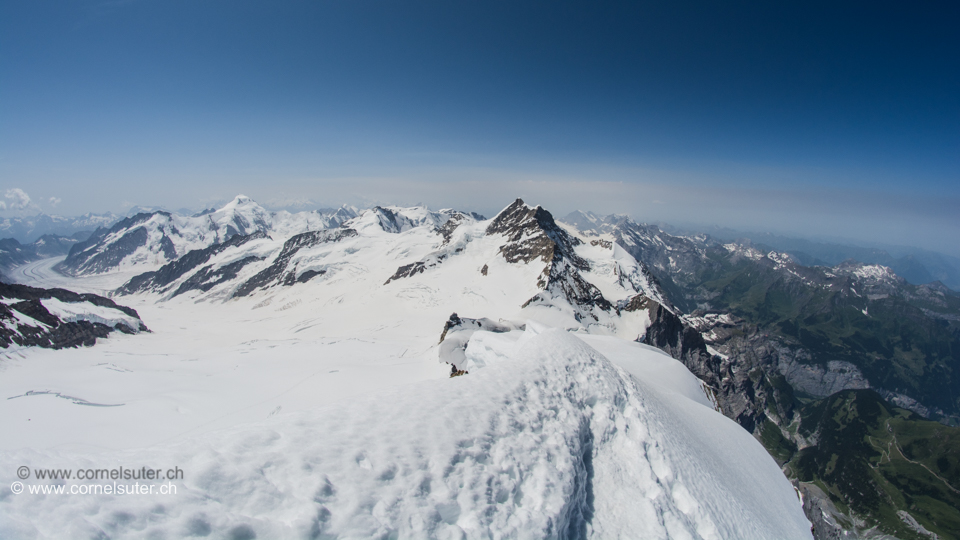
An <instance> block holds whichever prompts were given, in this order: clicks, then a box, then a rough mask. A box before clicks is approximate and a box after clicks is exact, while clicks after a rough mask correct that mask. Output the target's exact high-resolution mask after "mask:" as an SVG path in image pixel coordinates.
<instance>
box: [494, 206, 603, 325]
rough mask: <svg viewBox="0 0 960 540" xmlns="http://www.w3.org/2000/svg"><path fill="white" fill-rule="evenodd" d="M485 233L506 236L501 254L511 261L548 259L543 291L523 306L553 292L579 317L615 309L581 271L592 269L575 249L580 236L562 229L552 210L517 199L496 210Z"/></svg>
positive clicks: (543, 300)
mask: <svg viewBox="0 0 960 540" xmlns="http://www.w3.org/2000/svg"><path fill="white" fill-rule="evenodd" d="M486 234H488V235H492V234H502V235H504V236H505V237H506V239H507V243H506V244H504V245H503V246H501V247H500V254H501V255H503V258H504V259H506V261H507V262H509V263H521V262H522V263H525V264H529V263H531V262H533V261H536V260H538V259H539V260H540V261H542V262H545V263H547V265H546V267H545V268H544V270H543V273H542V274H541V275H540V278H539V280H538V281H537V286H538V287H540V288H541V289H543V291H544V292H542V293H539V294H537V295H536V296H534V297H533V298H530V299H529V300H527V301H526V302H525V303H524V304H523V306H524V307H526V306H528V305H535V304H538V303H549V302H550V299H551V297H552V296H560V297H563V298H566V299H567V300H568V301H569V302H570V304H571V305H572V306H573V307H574V309H575V315H576V317H577V319H578V320H582V319H583V318H584V317H592V318H593V319H596V318H597V317H596V315H595V314H593V310H594V309H595V308H597V309H601V310H604V311H610V310H611V309H613V306H612V305H611V304H610V302H609V301H607V300H606V299H605V298H604V297H603V294H601V293H600V290H599V289H597V288H596V287H595V286H594V285H593V284H591V283H590V282H588V281H587V280H585V279H583V277H582V276H581V275H580V271H581V270H589V269H590V264H589V263H588V262H587V261H586V260H585V259H583V258H582V257H580V256H579V255H577V253H576V251H574V247H575V246H577V245H579V244H580V240H579V239H577V238H576V237H574V236H571V235H569V234H568V233H567V232H566V231H564V230H563V229H561V228H560V226H558V225H557V223H556V221H554V219H553V216H552V215H551V214H550V212H547V211H546V210H544V209H543V208H540V207H539V206H538V207H536V208H530V207H529V206H527V205H526V204H525V203H524V202H523V201H522V200H520V199H517V200H516V201H514V202H513V203H512V204H511V205H510V206H508V207H507V208H505V209H504V210H503V211H501V212H500V213H499V214H497V217H495V218H494V219H493V222H492V223H491V224H490V225H489V226H488V227H487V230H486Z"/></svg>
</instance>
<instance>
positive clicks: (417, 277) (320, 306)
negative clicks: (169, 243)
mask: <svg viewBox="0 0 960 540" xmlns="http://www.w3.org/2000/svg"><path fill="white" fill-rule="evenodd" d="M522 204H523V203H522V202H521V201H518V203H515V204H514V205H512V206H513V207H514V208H513V210H512V211H514V213H516V214H517V215H524V214H527V218H524V219H520V220H518V222H517V223H516V225H518V227H510V228H507V229H506V230H504V231H496V230H495V231H490V226H491V223H495V222H496V220H495V219H494V220H482V219H479V216H474V215H467V214H461V213H456V212H453V211H442V212H430V211H428V210H426V209H423V208H412V209H403V208H394V207H391V208H376V209H373V210H368V211H365V212H363V213H361V215H359V216H358V217H356V218H354V219H352V220H350V221H348V222H346V223H344V224H343V226H342V227H340V228H336V229H333V230H329V231H325V232H323V233H322V234H315V233H312V232H311V233H307V236H303V235H302V231H301V232H298V233H291V234H288V235H285V236H284V235H280V234H279V233H277V232H276V231H274V232H272V233H269V234H261V235H259V236H256V237H250V238H249V239H248V240H245V241H240V240H237V241H233V242H230V243H229V245H226V246H225V247H223V248H222V249H221V248H213V249H209V250H207V251H204V252H202V253H200V254H199V255H195V256H194V258H193V259H191V260H192V261H193V262H192V263H190V264H186V263H184V264H183V265H182V266H181V267H177V268H175V269H174V268H173V267H170V269H167V270H164V269H165V268H167V267H164V268H161V269H159V270H157V272H156V274H154V275H153V276H147V277H144V278H141V279H140V280H139V281H136V282H135V285H136V287H130V289H129V290H128V292H133V291H137V292H136V294H131V295H129V296H125V297H124V302H125V303H128V304H130V305H132V306H134V307H136V309H137V310H138V312H139V313H140V314H141V316H142V317H143V318H144V321H145V322H146V323H147V324H148V325H150V327H151V329H152V333H149V334H146V333H145V334H139V335H124V336H119V337H111V339H109V340H105V341H104V343H102V344H98V345H97V347H96V348H92V349H81V350H71V351H56V352H54V351H33V350H28V351H21V352H20V353H18V355H17V356H11V355H8V356H7V357H5V358H3V359H0V369H3V371H4V376H3V377H2V378H0V395H2V396H4V397H6V398H9V399H5V400H0V431H2V432H3V433H5V434H7V435H9V436H8V437H4V438H3V439H2V440H0V448H3V452H2V454H0V471H3V472H4V474H5V475H12V474H13V471H14V470H16V469H17V467H19V466H22V465H26V466H28V467H30V468H31V469H37V468H80V467H83V468H87V467H97V468H102V467H116V466H120V465H124V466H129V467H138V466H153V467H163V468H164V469H166V468H170V467H173V466H177V467H179V468H180V469H182V470H183V471H184V479H183V480H178V481H175V482H174V483H175V485H177V487H178V488H179V489H178V493H177V494H176V495H164V496H160V495H153V496H123V497H117V496H107V495H88V496H79V495H74V496H69V495H61V496H53V495H48V496H41V495H27V494H21V495H17V496H14V495H12V494H11V493H10V491H9V490H8V488H6V487H4V488H3V490H0V537H3V538H6V537H15V538H20V537H23V538H34V537H36V538H43V537H51V538H57V537H63V536H67V537H71V538H102V537H109V538H164V537H166V538H179V537H187V536H210V537H225V538H254V537H257V538H390V537H394V538H422V537H433V538H587V537H591V538H618V537H619V538H737V539H740V538H810V530H809V523H808V522H807V521H806V519H805V518H804V516H803V512H802V509H801V506H800V501H799V500H798V497H797V495H796V493H795V491H794V490H793V488H792V486H791V485H790V484H789V483H788V481H787V480H786V478H785V477H784V476H783V474H782V473H781V471H780V470H779V469H778V467H777V465H776V464H775V462H774V461H773V460H772V459H771V458H770V457H769V456H768V454H767V453H766V451H765V450H764V449H763V447H762V446H761V445H760V444H759V443H758V442H757V441H756V440H754V439H753V438H752V437H751V436H750V435H749V434H748V433H746V432H745V431H744V430H742V429H741V428H740V427H739V426H737V425H736V424H735V423H733V422H732V421H730V420H728V419H726V418H724V417H723V416H722V415H720V414H719V413H717V412H715V411H714V410H713V408H712V405H711V403H710V401H709V400H708V399H707V397H706V396H705V395H704V393H703V391H702V389H701V382H700V381H699V380H697V379H696V378H695V377H694V376H693V375H691V374H690V372H689V371H687V370H686V368H684V367H683V365H682V364H680V363H679V362H677V361H676V360H673V359H672V358H670V357H669V356H667V355H665V354H664V353H662V352H660V351H657V350H655V349H652V348H650V347H647V346H645V345H641V344H638V343H635V342H632V341H630V340H632V339H635V338H636V336H637V335H641V334H643V332H644V329H645V327H646V325H648V324H649V318H648V315H647V313H646V312H645V311H642V310H641V311H622V312H621V310H620V308H619V307H618V306H622V305H627V304H628V303H629V302H630V301H631V299H636V298H638V297H652V296H653V295H655V294H657V291H656V289H655V283H653V282H650V281H648V280H646V279H645V274H644V271H643V270H644V269H643V268H642V265H639V264H638V263H637V262H636V261H634V260H633V259H632V258H631V257H629V255H626V254H625V252H624V251H623V250H618V248H617V246H616V245H613V244H609V243H607V244H604V243H602V242H596V243H590V242H588V241H584V240H583V239H576V238H575V237H574V236H568V235H570V234H571V233H568V232H566V231H565V230H564V229H562V228H560V227H559V226H557V225H556V224H553V227H555V228H553V227H548V228H547V229H544V228H542V227H541V228H539V229H538V228H537V227H535V226H533V224H532V223H531V222H530V221H529V219H534V220H535V221H536V222H537V223H540V224H541V225H542V224H547V225H550V223H552V218H549V219H547V217H548V216H549V214H547V213H546V212H545V211H542V209H539V208H530V207H527V206H526V205H523V207H521V206H520V205H522ZM542 214H546V216H544V215H542ZM518 229H523V230H525V231H526V232H524V233H521V234H520V235H519V236H518V235H516V234H515V232H516V230H518ZM545 231H546V232H545ZM541 233H543V236H541ZM297 234H300V235H301V236H300V237H298V236H297ZM295 239H296V240H295ZM531 246H534V247H536V249H538V250H540V251H539V253H536V254H532V256H530V257H529V260H528V261H526V262H522V261H520V262H518V261H516V260H514V261H511V260H509V259H510V258H511V257H512V255H511V254H517V253H521V254H522V253H524V250H528V248H530V247H531ZM202 249H207V248H202ZM528 251H529V250H528ZM524 256H526V255H524ZM181 260H184V261H186V260H187V258H186V257H185V258H183V259H181ZM243 260H249V262H248V263H246V264H245V265H243V267H242V268H240V269H238V270H237V272H236V274H235V275H233V276H232V277H230V278H228V279H225V280H223V281H220V282H217V283H215V284H213V285H211V286H210V287H209V288H206V289H204V288H195V289H188V290H184V291H182V292H181V293H179V294H174V293H175V292H176V291H180V290H181V289H183V286H184V284H185V283H188V282H189V280H191V279H193V278H194V277H195V276H197V275H200V274H203V273H204V272H206V273H205V274H203V275H206V276H211V275H214V274H215V273H216V272H217V271H219V270H220V269H223V268H226V267H228V266H229V265H231V264H235V263H236V262H237V261H243ZM418 262H422V263H423V264H422V270H418V271H412V272H398V269H401V268H403V267H405V266H408V265H412V266H409V267H410V268H416V264H417V263H418ZM194 263H195V264H194ZM52 264H53V262H50V263H47V265H46V266H44V265H41V264H34V265H31V266H30V267H29V268H27V269H25V270H24V271H23V272H22V273H19V274H17V275H19V276H21V277H22V278H23V279H25V280H26V279H33V280H34V282H35V283H44V284H46V285H47V286H53V285H58V286H64V285H67V284H72V285H73V286H74V287H75V288H76V289H78V290H97V291H102V290H103V289H104V288H115V287H118V286H120V285H121V284H123V283H126V284H127V285H128V286H130V284H131V283H134V282H133V281H131V277H133V276H132V275H131V272H129V271H128V272H126V273H124V272H123V271H120V272H117V271H113V272H112V273H110V272H108V273H106V274H102V275H94V276H91V277H86V278H67V277H63V276H58V275H57V274H55V273H53V272H51V271H50V267H51V266H52ZM187 266H189V268H187V269H186V270H184V268H185V267H187ZM204 269H206V270H204ZM174 270H176V271H174ZM310 272H312V274H309V275H310V277H308V278H306V279H301V278H302V277H303V276H306V275H308V273H310ZM161 274H163V275H165V276H168V277H169V278H170V279H160V280H158V279H156V277H157V276H159V275H161ZM397 274H404V275H399V276H398V275H397ZM217 275H220V276H221V277H222V276H224V275H226V274H224V273H220V274H217ZM288 276H289V277H290V278H289V279H288ZM554 279H557V280H562V281H563V283H565V284H570V283H574V284H577V283H578V282H579V281H582V282H583V283H585V284H588V285H590V287H592V289H591V288H586V287H581V288H580V289H579V290H580V291H585V290H589V291H594V290H595V291H596V294H594V295H593V297H592V298H593V299H592V300H591V298H589V297H582V298H580V299H576V298H575V299H572V300H573V301H572V302H571V299H568V298H566V297H565V296H563V295H564V294H565V289H564V288H563V287H557V288H555V289H554V288H551V280H554ZM214 281H216V280H214ZM198 282H199V281H198ZM202 283H207V284H209V283H211V282H210V281H203V282H202ZM646 287H653V288H651V289H650V290H647V289H646ZM591 294H593V293H592V292H591ZM596 295H600V296H599V298H601V299H602V300H603V302H597V301H595V300H596V298H597V296H596ZM533 298H537V299H538V301H536V302H531V301H530V300H531V299H533ZM453 312H457V313H460V314H461V315H462V316H464V317H465V319H464V320H474V321H478V322H477V323H476V324H473V325H467V324H464V325H461V326H458V327H457V328H456V329H452V330H451V332H450V333H449V334H448V335H447V336H446V339H445V342H446V340H447V339H449V340H451V341H450V343H451V344H453V345H452V346H454V348H456V349H457V351H459V352H458V354H459V355H461V356H462V359H463V362H464V365H465V366H469V371H470V373H469V374H468V375H465V376H461V377H455V378H449V377H448V375H449V372H450V367H449V366H447V365H445V364H443V363H442V360H443V358H444V356H445V353H444V345H443V344H439V345H438V340H439V338H440V334H441V331H442V330H443V329H444V328H445V326H444V323H445V321H448V320H449V319H450V314H451V313H453ZM471 318H472V319H471ZM468 327H469V331H468V330H467V328H468ZM491 330H492V331H491ZM618 336H619V337H618ZM622 338H627V339H622ZM447 355H448V353H447ZM461 356H457V358H458V359H459V358H461ZM64 397H67V398H69V399H63V398H64ZM71 399H72V400H73V401H71ZM78 400H79V401H78ZM84 404H100V405H110V406H103V407H90V406H78V405H84ZM28 419H29V420H28ZM10 480H11V481H12V480H13V478H11V479H10ZM41 483H42V482H41ZM69 483H70V482H68V484H69Z"/></svg>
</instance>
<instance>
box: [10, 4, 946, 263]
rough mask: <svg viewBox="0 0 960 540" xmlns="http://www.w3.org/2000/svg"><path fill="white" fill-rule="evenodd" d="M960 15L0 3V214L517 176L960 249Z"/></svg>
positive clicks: (855, 10)
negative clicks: (25, 201) (1, 205)
mask: <svg viewBox="0 0 960 540" xmlns="http://www.w3.org/2000/svg"><path fill="white" fill-rule="evenodd" d="M839 4H842V5H839ZM957 28H960V7H958V5H957V4H956V3H951V2H936V1H934V2H924V3H914V4H908V3H903V2H898V3H894V2H849V3H837V2H802V3H801V2H787V3H784V2H676V1H655V2H643V1H641V2H515V1H512V2H507V1H486V2H477V1H410V2H402V1H364V0H355V1H342V0H337V1H310V2H295V1H294V2H245V1H208V0H191V1H179V0H166V1H159V0H113V1H81V0H74V1H64V0H60V1H45V0H36V1H31V2H15V1H11V0H6V1H0V190H2V191H3V192H4V193H6V190H9V189H15V188H19V189H21V190H23V191H24V192H25V193H27V194H29V197H30V200H31V203H30V204H31V205H32V206H30V207H28V208H17V206H22V204H21V205H18V204H17V201H22V199H18V198H17V197H11V198H8V199H6V202H7V203H9V204H7V209H6V210H5V211H2V212H0V215H14V214H15V213H17V212H20V213H23V212H27V213H31V212H33V213H35V212H36V211H39V210H43V211H46V212H54V213H62V214H68V215H69V214H79V213H83V212H87V211H95V212H103V211H108V210H112V211H122V210H123V208H124V207H125V206H129V205H132V204H138V205H162V206H167V207H169V208H180V207H191V208H192V207H201V206H205V205H209V204H211V203H213V202H216V201H219V200H223V199H227V198H230V197H231V196H232V195H234V194H236V193H239V192H243V193H246V194H247V195H250V196H252V197H254V198H256V199H258V200H261V201H263V202H273V203H274V204H281V203H282V202H283V201H290V200H297V199H309V200H311V201H314V202H316V203H318V204H323V205H337V204H341V203H351V204H370V203H397V204H413V203H417V202H422V203H425V204H428V205H431V206H434V207H443V206H455V207H459V208H465V209H472V210H477V211H481V212H484V213H487V214H489V213H491V212H493V211H495V210H497V209H498V208H500V207H502V206H504V205H506V204H507V203H509V202H510V201H511V200H512V199H513V198H514V197H516V196H523V197H524V198H525V199H527V200H528V201H529V202H533V203H540V204H543V205H544V206H545V207H547V208H548V209H551V210H554V211H555V212H556V213H561V214H562V213H565V212H566V211H569V210H572V209H574V208H584V209H593V210H594V211H597V212H601V213H604V212H626V213H629V214H632V215H634V216H635V217H637V218H638V219H641V220H647V221H658V220H659V221H666V222H673V223H703V224H717V225H723V226H730V227H736V228H743V229H750V230H770V231H773V232H780V233H790V234H804V235H808V236H810V235H813V236H816V235H819V236H823V235H832V236H841V237H849V238H858V239H863V240H874V241H889V242H891V243H908V244H914V245H919V246H922V247H928V248H934V249H939V250H941V251H945V252H948V253H951V254H954V255H960V245H958V244H960V242H957V238H960V218H958V217H957V216H960V32H957V30H956V29H957ZM14 195H16V194H14ZM56 201H59V202H56ZM55 202H56V204H54V203H55Z"/></svg>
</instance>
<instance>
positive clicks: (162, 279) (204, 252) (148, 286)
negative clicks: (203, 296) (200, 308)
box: [117, 232, 267, 296]
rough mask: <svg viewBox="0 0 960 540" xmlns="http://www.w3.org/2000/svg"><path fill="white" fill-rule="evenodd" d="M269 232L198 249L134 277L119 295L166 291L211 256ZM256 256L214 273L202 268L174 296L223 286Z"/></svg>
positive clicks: (240, 237) (121, 289)
mask: <svg viewBox="0 0 960 540" xmlns="http://www.w3.org/2000/svg"><path fill="white" fill-rule="evenodd" d="M266 236H267V235H266V233H264V232H256V233H253V234H250V235H239V234H238V235H234V236H233V237H231V238H230V239H229V240H227V241H226V242H223V243H220V244H214V245H212V246H210V247H208V248H204V249H195V250H193V251H190V252H188V253H186V254H185V255H184V256H183V257H180V258H179V259H177V260H175V261H173V262H170V263H167V264H165V265H163V266H162V267H160V269H159V270H157V271H154V272H144V273H143V274H140V275H137V276H134V277H133V278H131V279H130V281H128V282H127V283H125V284H124V285H123V286H122V287H120V288H119V289H117V292H119V293H120V294H134V293H138V292H146V291H156V292H160V291H163V290H164V289H165V288H167V287H169V286H170V285H171V284H172V283H173V282H175V281H177V280H178V279H180V278H182V277H183V276H185V275H187V274H188V273H190V272H193V271H195V270H197V269H198V268H200V267H202V266H203V265H204V264H206V263H207V262H208V261H209V260H210V258H211V257H213V256H214V255H217V254H218V253H222V252H223V251H224V250H226V249H228V248H232V247H239V246H242V245H243V244H246V243H247V242H249V241H251V240H256V239H260V238H266ZM257 260H259V259H257V258H256V257H248V258H245V259H243V260H241V261H237V262H236V263H233V264H230V265H227V266H224V267H222V268H218V269H216V270H213V269H211V268H201V269H200V271H198V272H197V273H196V274H194V275H193V276H191V277H190V278H189V279H188V280H187V281H185V282H184V283H182V284H181V285H180V287H178V288H177V290H176V291H175V292H174V294H173V296H177V295H179V294H183V293H185V292H187V291H191V290H202V291H204V292H206V291H208V290H210V289H211V288H213V287H214V286H215V285H217V284H219V283H223V282H225V281H228V280H230V279H233V278H235V277H236V276H237V272H239V271H240V269H241V268H243V267H244V266H246V265H247V264H249V263H251V262H254V261H257Z"/></svg>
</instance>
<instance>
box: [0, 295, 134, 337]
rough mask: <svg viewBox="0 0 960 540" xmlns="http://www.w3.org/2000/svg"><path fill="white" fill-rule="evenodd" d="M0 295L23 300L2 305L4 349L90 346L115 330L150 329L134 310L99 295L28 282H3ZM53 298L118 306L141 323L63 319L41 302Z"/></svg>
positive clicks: (114, 307)
mask: <svg viewBox="0 0 960 540" xmlns="http://www.w3.org/2000/svg"><path fill="white" fill-rule="evenodd" d="M0 297H2V298H5V299H7V300H8V301H10V300H19V301H17V302H11V303H9V305H8V304H6V303H2V304H0V320H2V321H3V324H2V325H0V347H3V348H7V347H9V346H10V345H14V344H15V345H20V346H23V347H29V346H36V347H44V348H50V349H62V348H66V347H79V346H81V345H83V346H90V345H93V344H94V343H96V340H97V338H104V337H107V336H108V335H109V334H110V333H111V332H113V331H114V330H116V331H119V332H122V333H125V334H132V333H135V332H138V331H148V329H147V327H146V325H144V324H143V321H140V317H139V315H137V312H136V311H135V310H134V309H132V308H129V307H126V306H121V305H119V304H117V303H115V302H114V301H113V300H110V299H109V298H104V297H102V296H98V295H95V294H77V293H75V292H72V291H68V290H65V289H40V288H36V287H28V286H26V285H9V284H5V283H0ZM49 298H56V299H57V300H60V301H61V302H65V303H70V304H76V303H90V304H93V305H94V306H99V307H104V308H110V309H115V310H117V311H120V312H123V313H125V314H126V315H129V316H131V317H134V318H136V319H137V321H138V323H139V324H138V328H129V327H127V326H126V325H124V324H118V325H116V326H115V327H110V326H107V325H106V324H102V323H100V322H91V321H86V320H77V321H62V320H60V319H59V318H58V317H57V316H56V315H54V314H52V313H50V311H49V310H47V308H45V307H44V306H43V303H41V300H44V299H49ZM18 313H19V314H21V315H25V316H27V317H30V318H32V319H33V320H35V321H36V322H37V323H38V324H36V325H32V324H29V323H27V322H24V321H22V318H20V317H18V316H17V314H18Z"/></svg>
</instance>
